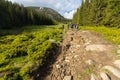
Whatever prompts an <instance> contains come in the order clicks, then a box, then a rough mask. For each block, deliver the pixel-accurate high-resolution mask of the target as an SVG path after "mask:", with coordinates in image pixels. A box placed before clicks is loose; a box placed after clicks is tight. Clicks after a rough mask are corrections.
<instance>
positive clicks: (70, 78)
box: [63, 76, 72, 80]
mask: <svg viewBox="0 0 120 80" xmlns="http://www.w3.org/2000/svg"><path fill="white" fill-rule="evenodd" d="M63 80H72V76H65V77H64V79H63Z"/></svg>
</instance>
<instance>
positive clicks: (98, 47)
mask: <svg viewBox="0 0 120 80" xmlns="http://www.w3.org/2000/svg"><path fill="white" fill-rule="evenodd" d="M106 47H107V46H105V45H101V44H92V45H88V46H86V48H85V49H86V51H97V52H99V51H106Z"/></svg>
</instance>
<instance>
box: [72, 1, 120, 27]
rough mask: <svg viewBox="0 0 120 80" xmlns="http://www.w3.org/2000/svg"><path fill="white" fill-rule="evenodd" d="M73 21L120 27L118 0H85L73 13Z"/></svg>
mask: <svg viewBox="0 0 120 80" xmlns="http://www.w3.org/2000/svg"><path fill="white" fill-rule="evenodd" d="M73 22H74V23H78V24H80V25H83V26H99V25H104V26H109V27H120V23H119V22H120V1H119V0H85V1H83V2H82V5H81V6H80V8H78V9H77V12H76V13H75V14H74V18H73Z"/></svg>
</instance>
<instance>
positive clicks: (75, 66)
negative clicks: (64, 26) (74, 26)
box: [45, 30, 120, 80]
mask: <svg viewBox="0 0 120 80" xmlns="http://www.w3.org/2000/svg"><path fill="white" fill-rule="evenodd" d="M116 49H117V47H116V46H115V45H112V44H111V43H110V42H109V41H106V40H104V39H103V38H102V37H101V36H100V35H99V34H96V33H92V32H89V31H76V30H68V31H67V32H66V34H65V36H64V40H63V43H62V53H61V54H60V55H59V57H58V58H57V60H56V62H55V63H54V64H53V65H52V71H51V73H50V74H49V75H48V76H47V77H46V79H45V80H120V78H119V77H120V72H119V71H118V70H120V69H119V68H120V64H119V63H120V61H119V60H116V61H115V54H113V53H114V51H115V50H116ZM114 61H115V62H114ZM116 71H118V72H116Z"/></svg>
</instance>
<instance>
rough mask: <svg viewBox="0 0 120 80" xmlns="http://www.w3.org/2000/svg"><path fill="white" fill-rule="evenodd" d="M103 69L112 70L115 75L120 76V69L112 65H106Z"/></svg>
mask: <svg viewBox="0 0 120 80" xmlns="http://www.w3.org/2000/svg"><path fill="white" fill-rule="evenodd" d="M103 69H106V70H108V71H110V72H111V73H112V74H113V75H115V76H116V77H118V78H120V71H119V70H118V69H116V68H114V67H112V66H104V67H103Z"/></svg>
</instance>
